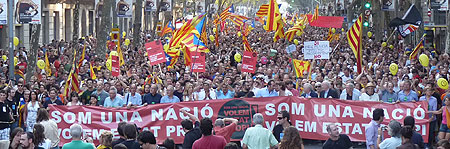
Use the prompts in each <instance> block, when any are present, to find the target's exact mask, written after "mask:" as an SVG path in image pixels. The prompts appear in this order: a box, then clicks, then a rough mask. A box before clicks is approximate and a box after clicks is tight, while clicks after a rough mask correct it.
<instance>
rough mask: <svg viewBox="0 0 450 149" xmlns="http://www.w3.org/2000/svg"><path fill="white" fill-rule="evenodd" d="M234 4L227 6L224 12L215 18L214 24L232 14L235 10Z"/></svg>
mask: <svg viewBox="0 0 450 149" xmlns="http://www.w3.org/2000/svg"><path fill="white" fill-rule="evenodd" d="M232 7H233V5H230V6H228V7H227V8H225V9H224V10H223V11H222V13H220V15H219V17H218V18H216V19H215V20H214V24H219V23H221V22H223V21H225V20H227V19H228V17H229V16H230V15H231V13H232V12H233V11H234V8H232Z"/></svg>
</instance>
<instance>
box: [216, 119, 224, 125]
mask: <svg viewBox="0 0 450 149" xmlns="http://www.w3.org/2000/svg"><path fill="white" fill-rule="evenodd" d="M214 126H215V127H225V121H224V120H223V119H216V121H215V122H214Z"/></svg>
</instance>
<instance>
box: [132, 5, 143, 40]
mask: <svg viewBox="0 0 450 149" xmlns="http://www.w3.org/2000/svg"><path fill="white" fill-rule="evenodd" d="M141 24H142V0H136V3H135V11H134V29H133V47H138V48H139V47H140V46H141V38H140V37H141V34H140V33H141Z"/></svg>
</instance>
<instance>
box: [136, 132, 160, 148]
mask: <svg viewBox="0 0 450 149" xmlns="http://www.w3.org/2000/svg"><path fill="white" fill-rule="evenodd" d="M137 141H138V142H139V144H141V147H142V149H154V148H156V138H155V135H154V134H153V133H152V132H151V131H148V130H145V131H142V132H141V133H139V136H138V138H137Z"/></svg>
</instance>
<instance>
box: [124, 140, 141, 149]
mask: <svg viewBox="0 0 450 149" xmlns="http://www.w3.org/2000/svg"><path fill="white" fill-rule="evenodd" d="M121 144H123V145H125V146H127V149H141V145H140V144H139V143H138V142H137V141H136V140H127V141H123V142H122V143H121Z"/></svg>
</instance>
